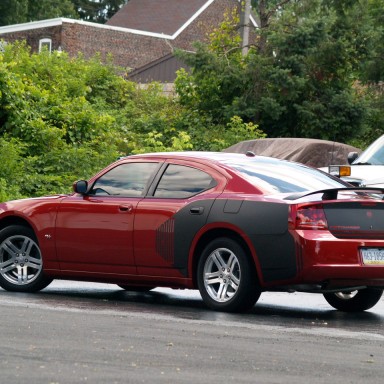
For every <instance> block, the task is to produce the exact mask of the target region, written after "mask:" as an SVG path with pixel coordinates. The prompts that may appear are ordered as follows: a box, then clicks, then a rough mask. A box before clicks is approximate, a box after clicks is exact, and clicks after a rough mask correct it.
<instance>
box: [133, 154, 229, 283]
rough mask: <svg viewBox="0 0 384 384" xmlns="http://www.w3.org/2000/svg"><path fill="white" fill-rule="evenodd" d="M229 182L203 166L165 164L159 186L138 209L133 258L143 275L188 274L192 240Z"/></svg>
mask: <svg viewBox="0 0 384 384" xmlns="http://www.w3.org/2000/svg"><path fill="white" fill-rule="evenodd" d="M225 183H226V180H225V178H224V177H223V176H222V175H220V174H219V173H218V172H216V171H214V170H213V169H211V168H209V167H207V166H204V165H203V164H200V165H197V164H196V163H192V162H191V163H189V162H181V161H180V162H176V161H174V162H173V163H170V164H165V165H164V169H163V173H162V174H161V175H160V176H159V180H158V182H157V183H156V184H155V185H153V187H152V190H151V191H150V193H149V194H148V195H147V196H146V198H145V199H143V200H140V201H139V203H138V205H137V209H136V215H135V224H134V228H135V230H134V244H135V249H134V257H135V263H136V265H137V270H138V273H139V274H141V275H148V276H164V277H167V278H169V277H184V276H186V275H187V269H188V252H189V248H190V245H191V243H192V240H193V238H194V236H195V234H196V233H197V231H198V230H199V229H200V228H202V227H203V226H204V225H205V223H206V221H207V217H208V214H209V211H210V208H211V206H212V204H213V202H214V200H215V198H216V197H217V196H218V195H219V194H220V193H221V191H222V190H223V188H224V185H225Z"/></svg>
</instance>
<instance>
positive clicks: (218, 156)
mask: <svg viewBox="0 0 384 384" xmlns="http://www.w3.org/2000/svg"><path fill="white" fill-rule="evenodd" d="M143 157H156V158H169V157H172V158H179V159H181V158H184V159H205V160H210V161H217V162H222V161H228V160H239V159H242V160H247V159H248V160H249V159H255V158H259V159H265V160H270V161H271V162H274V161H284V160H280V159H274V158H269V157H266V156H255V154H254V153H252V152H247V153H231V152H207V151H184V152H155V153H145V154H138V155H131V156H127V157H125V159H131V158H143Z"/></svg>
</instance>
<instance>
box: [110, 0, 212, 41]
mask: <svg viewBox="0 0 384 384" xmlns="http://www.w3.org/2000/svg"><path fill="white" fill-rule="evenodd" d="M214 1H215V0H130V1H128V3H127V4H126V5H125V6H123V7H122V8H121V9H120V10H119V11H118V12H117V13H116V14H115V15H114V16H112V17H111V19H109V20H108V21H107V23H106V24H107V25H110V26H116V27H121V28H129V29H135V30H141V31H146V32H152V33H158V34H165V35H169V36H175V35H178V34H179V33H180V32H181V31H182V30H184V29H185V28H186V27H187V26H188V25H189V24H190V23H192V21H193V20H195V19H196V18H197V17H198V16H199V15H200V14H201V13H202V12H203V11H204V10H205V9H206V8H207V7H209V5H211V4H212V3H213V2H214Z"/></svg>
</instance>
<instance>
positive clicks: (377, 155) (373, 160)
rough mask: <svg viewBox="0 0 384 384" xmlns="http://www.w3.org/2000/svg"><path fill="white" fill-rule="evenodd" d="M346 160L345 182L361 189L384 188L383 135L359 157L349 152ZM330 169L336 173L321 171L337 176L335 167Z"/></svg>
mask: <svg viewBox="0 0 384 384" xmlns="http://www.w3.org/2000/svg"><path fill="white" fill-rule="evenodd" d="M347 160H348V163H349V164H350V174H349V176H346V177H343V179H344V180H345V181H348V182H350V183H353V184H355V185H360V186H363V187H364V186H365V187H379V188H384V135H382V136H380V137H379V138H378V139H376V140H375V141H374V142H373V143H372V144H371V145H370V146H369V147H368V148H367V149H365V150H364V151H363V152H362V153H361V154H360V155H359V154H358V152H355V151H352V152H350V153H349V154H348V156H347V158H346V161H347ZM331 167H332V166H331ZM332 168H333V169H334V170H336V171H333V172H331V171H330V169H328V168H322V170H324V171H329V172H331V173H332V174H334V175H338V173H337V166H333V167H332ZM340 176H342V175H340Z"/></svg>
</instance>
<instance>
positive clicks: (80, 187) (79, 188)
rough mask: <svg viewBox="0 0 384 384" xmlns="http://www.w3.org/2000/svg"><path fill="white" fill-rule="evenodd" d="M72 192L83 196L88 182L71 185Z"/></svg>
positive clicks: (77, 182)
mask: <svg viewBox="0 0 384 384" xmlns="http://www.w3.org/2000/svg"><path fill="white" fill-rule="evenodd" d="M73 190H74V192H76V193H80V194H81V195H85V194H86V193H87V191H88V181H86V180H79V181H76V182H75V183H74V184H73Z"/></svg>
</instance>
